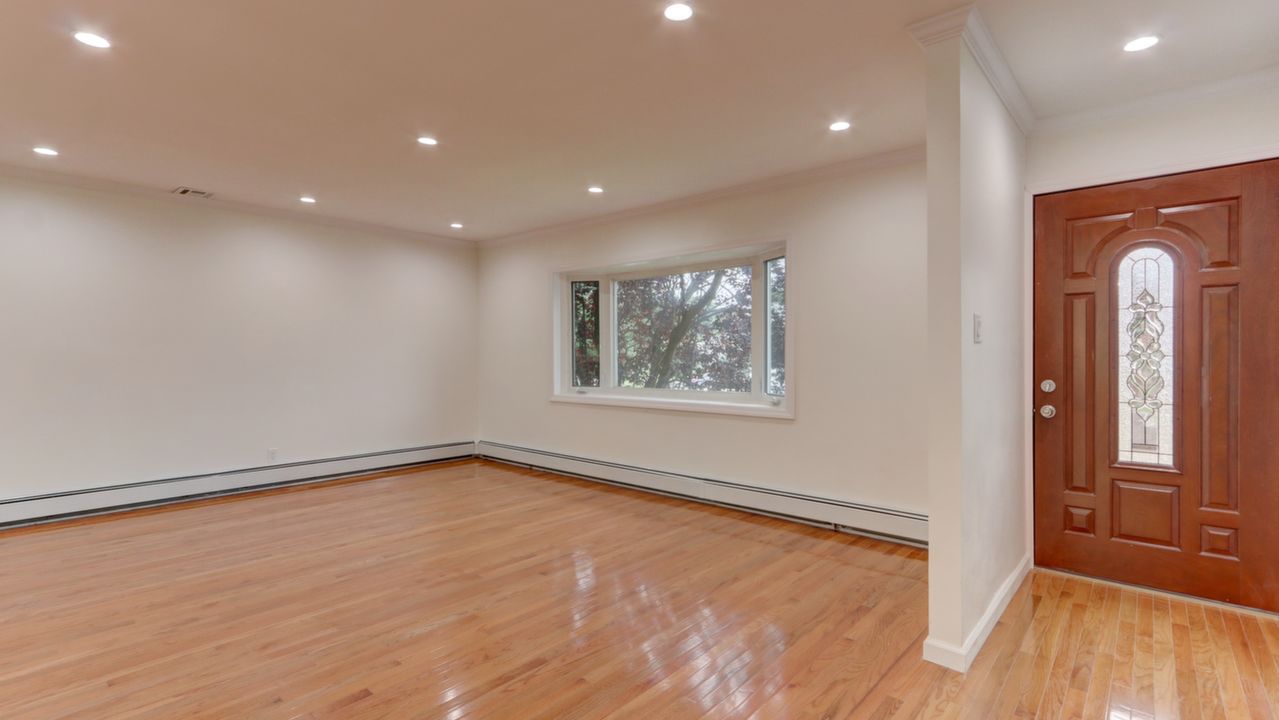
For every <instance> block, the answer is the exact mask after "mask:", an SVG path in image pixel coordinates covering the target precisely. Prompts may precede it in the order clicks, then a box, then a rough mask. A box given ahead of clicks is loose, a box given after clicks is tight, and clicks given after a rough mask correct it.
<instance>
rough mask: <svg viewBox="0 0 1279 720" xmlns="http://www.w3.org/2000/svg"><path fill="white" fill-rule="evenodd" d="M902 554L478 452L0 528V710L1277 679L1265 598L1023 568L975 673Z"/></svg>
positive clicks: (884, 712) (253, 711)
mask: <svg viewBox="0 0 1279 720" xmlns="http://www.w3.org/2000/svg"><path fill="white" fill-rule="evenodd" d="M926 564H927V555H926V553H925V552H923V551H920V550H917V549H914V548H908V547H903V546H897V545H891V544H886V543H879V542H875V541H872V540H867V539H863V538H855V537H851V536H846V535H838V534H834V533H831V532H827V531H823V530H819V529H815V528H809V527H805V526H802V525H796V524H792V523H787V522H784V521H780V520H772V519H767V518H759V517H755V516H751V515H746V514H742V513H738V512H735V511H730V510H723V509H718V508H709V507H706V506H701V505H697V504H693V503H688V502H683V501H678V500H672V499H667V498H660V497H655V496H651V495H645V494H642V493H637V492H632V491H627V490H620V489H615V488H610V487H607V486H602V485H598V484H593V483H588V482H584V481H580V480H573V479H567V478H562V477H558V476H553V475H548V474H543V473H534V472H530V471H521V470H515V469H512V468H508V467H505V466H500V465H495V464H490V463H483V462H464V463H457V464H453V465H449V466H441V467H436V468H432V469H428V470H424V471H413V472H402V473H398V474H394V475H390V476H385V477H380V478H378V479H372V480H365V481H360V482H346V483H339V484H332V485H325V486H313V487H310V488H300V489H294V490H290V491H285V492H277V493H272V494H266V495H259V496H252V497H242V498H234V499H224V500H219V501H213V502H205V503H200V504H195V505H188V506H182V507H179V508H170V509H166V510H163V511H149V512H143V513H136V514H132V515H127V516H116V517H113V518H108V519H101V520H94V521H84V522H79V523H74V524H70V525H61V526H51V527H46V528H42V529H38V530H26V531H18V532H10V533H6V534H0V576H2V577H0V580H2V582H0V623H3V625H2V627H3V628H4V631H3V633H0V717H3V718H5V719H6V720H15V719H18V718H39V719H40V720H50V719H52V718H177V717H182V718H187V717H205V718H330V717H331V718H463V717H468V718H521V719H523V718H604V717H610V718H644V719H655V718H701V717H721V718H729V717H740V718H747V717H756V718H782V717H789V718H843V717H867V718H871V717H873V718H888V717H900V718H908V717H973V718H994V717H1016V716H1019V715H1020V716H1025V717H1036V716H1038V717H1059V716H1060V717H1088V718H1091V717H1115V718H1119V717H1123V718H1127V717H1134V718H1136V717H1154V716H1156V715H1158V716H1161V717H1162V716H1163V714H1164V712H1163V711H1165V710H1170V709H1173V710H1175V709H1181V710H1182V713H1181V717H1199V716H1200V715H1198V714H1194V713H1192V712H1191V710H1190V709H1191V708H1192V707H1201V708H1203V709H1204V710H1205V712H1204V713H1203V714H1202V717H1214V716H1216V717H1227V718H1234V717H1250V716H1255V717H1269V716H1268V715H1261V714H1256V713H1258V712H1260V711H1259V710H1258V708H1261V709H1262V710H1265V709H1267V708H1268V705H1269V703H1270V702H1275V701H1276V700H1279V695H1276V692H1279V682H1277V679H1279V666H1277V665H1276V663H1275V654H1276V649H1279V626H1277V625H1276V623H1275V622H1274V621H1273V620H1272V619H1269V618H1258V617H1256V616H1252V615H1240V614H1237V613H1233V612H1229V611H1222V610H1220V609H1218V608H1215V607H1208V608H1204V607H1202V606H1200V605H1198V604H1191V603H1185V602H1181V601H1171V602H1170V601H1169V600H1167V599H1166V598H1162V597H1159V596H1152V595H1150V594H1147V593H1138V592H1135V591H1130V590H1119V589H1115V588H1110V587H1107V586H1103V585H1098V584H1093V583H1088V582H1086V581H1082V580H1077V579H1073V578H1063V577H1061V576H1055V575H1047V574H1036V575H1033V576H1032V578H1031V579H1030V580H1029V581H1028V582H1027V583H1026V584H1025V585H1024V586H1023V587H1022V588H1021V590H1020V591H1019V593H1018V596H1017V599H1016V600H1015V601H1014V602H1013V604H1012V605H1011V606H1010V608H1009V610H1008V612H1007V613H1006V614H1005V617H1004V618H1003V620H1002V622H1001V623H1000V626H999V628H998V629H996V631H995V633H994V634H993V635H992V638H991V642H990V644H989V646H988V648H987V650H986V651H984V652H983V654H982V656H981V657H980V658H979V659H978V662H977V665H976V666H975V667H974V669H973V671H972V672H971V673H969V674H968V675H967V676H960V675H957V674H954V673H950V672H947V671H944V670H942V669H940V668H937V667H936V666H932V665H928V664H926V663H923V662H922V661H921V660H919V645H920V643H921V642H922V640H923V637H924V632H925V624H926V619H927V617H926V616H927V609H926V604H927V597H926V596H927V593H926V585H925V581H926V575H927V567H926ZM1248 659H1251V661H1252V662H1251V663H1248V662H1246V661H1247V660H1248ZM1267 663H1268V664H1267ZM1217 709H1220V711H1221V712H1220V713H1216V712H1215V710H1217ZM1237 712H1242V713H1245V714H1235V713H1237ZM1169 716H1171V715H1169ZM1277 720H1279V719H1277Z"/></svg>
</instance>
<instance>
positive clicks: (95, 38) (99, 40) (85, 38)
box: [73, 31, 111, 49]
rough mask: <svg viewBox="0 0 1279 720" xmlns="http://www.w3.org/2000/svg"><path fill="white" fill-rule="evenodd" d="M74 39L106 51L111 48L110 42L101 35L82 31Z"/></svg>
mask: <svg viewBox="0 0 1279 720" xmlns="http://www.w3.org/2000/svg"><path fill="white" fill-rule="evenodd" d="M73 37H75V39H76V40H79V41H80V42H82V43H84V44H85V45H88V46H89V47H95V48H104V49H105V48H109V47H111V41H110V40H107V39H106V38H104V37H102V36H101V35H95V34H93V33H91V32H84V31H81V32H78V33H76V34H75V35H74V36H73Z"/></svg>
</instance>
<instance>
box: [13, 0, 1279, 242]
mask: <svg viewBox="0 0 1279 720" xmlns="http://www.w3.org/2000/svg"><path fill="white" fill-rule="evenodd" d="M665 4H666V3H665V2H664V1H663V0H542V1H539V2H532V1H530V0H506V1H505V2H462V1H459V0H366V1H365V2H360V3H352V2H350V1H349V0H308V1H307V2H305V3H303V2H298V1H297V0H217V1H216V2H210V1H208V0H165V1H164V2H160V1H159V0H152V1H150V2H119V0H78V1H76V0H4V6H3V22H2V23H0V88H2V92H3V96H2V98H0V164H3V165H10V166H21V167H28V168H40V169H45V170H52V171H56V172H59V173H65V174H71V175H79V176H86V177H92V178H100V179H108V180H118V181H123V182H127V183H131V184H136V185H143V186H147V187H154V188H166V189H167V188H170V187H173V186H176V185H189V186H192V187H196V188H199V189H202V190H209V191H212V192H214V193H216V194H217V196H218V197H219V198H221V199H224V200H231V201H238V202H244V203H250V204H254V205H261V206H270V207H279V208H288V209H295V210H298V209H301V210H304V211H306V212H311V213H315V214H318V215H326V216H332V217H339V218H344V219H350V220H359V221H365V222H371V223H377V224H380V225H387V226H393V227H400V228H405V229H410V230H416V231H420V232H426V233H431V234H436V235H456V236H458V237H468V238H488V237H498V236H504V235H510V234H513V233H517V232H521V231H525V230H528V229H532V228H537V227H545V226H549V225H556V224H560V223H565V222H570V221H575V220H580V219H584V218H587V217H592V216H597V215H603V214H607V213H610V212H615V211H619V210H624V209H629V208H634V207H640V206H644V205H649V204H653V203H656V202H661V201H664V200H670V199H674V198H679V197H683V196H687V195H691V194H696V193H699V192H705V191H710V190H714V189H719V188H724V187H729V186H734V185H739V184H744V183H749V182H751V181H755V180H760V179H763V178H768V177H772V176H776V175H781V174H785V173H789V172H793V171H799V170H804V169H809V168H815V167H821V166H825V165H831V164H835V163H839V162H843V161H847V160H852V159H855V158H858V157H862V156H866V155H871V154H875V153H879V152H883V151H886V150H891V149H895V148H902V147H907V146H910V145H915V144H918V143H920V142H922V141H923V137H924V108H923V80H924V76H923V73H924V67H923V59H922V55H921V53H920V51H919V49H918V48H917V47H916V46H915V44H914V41H913V40H912V39H911V38H910V36H909V35H908V34H907V33H906V32H905V29H904V28H905V27H906V26H907V25H908V24H910V23H911V22H913V21H915V20H919V19H922V18H926V17H929V16H931V15H934V14H937V13H940V12H942V11H944V10H947V9H949V8H951V7H954V6H955V5H956V4H957V3H955V2H954V0H785V2H779V1H778V0H767V1H764V0H692V4H693V5H694V7H695V8H696V10H697V14H696V15H695V17H694V18H693V19H692V20H691V21H689V22H687V23H683V24H675V23H670V22H667V21H666V20H664V19H663V17H662V9H663V7H664V6H665ZM981 7H982V9H983V12H984V13H985V15H986V18H987V21H988V23H989V25H990V26H991V28H992V30H993V32H994V34H995V36H996V39H997V41H998V42H999V44H1000V46H1001V48H1002V49H1003V50H1004V54H1005V55H1006V56H1007V57H1008V59H1009V61H1010V64H1011V65H1012V66H1013V69H1014V72H1015V74H1016V76H1017V78H1018V80H1019V82H1021V83H1022V85H1023V90H1024V91H1025V94H1026V95H1027V97H1028V98H1029V99H1030V101H1031V103H1032V104H1033V105H1034V106H1035V109H1036V110H1037V112H1038V113H1039V114H1040V115H1041V116H1042V115H1053V114H1058V113H1063V112H1069V111H1074V110H1080V109H1084V108H1088V107H1092V106H1096V105H1101V104H1107V103H1111V102H1115V101H1117V100H1122V99H1130V98H1131V97H1133V96H1134V94H1148V93H1153V92H1157V91H1160V90H1167V89H1170V88H1173V87H1178V86H1184V85H1189V84H1195V83H1200V82H1206V81H1210V80H1214V79H1218V78H1220V77H1225V76H1228V75H1231V74H1235V73H1239V72H1243V71H1247V70H1250V69H1255V68H1257V67H1261V66H1264V65H1268V64H1274V63H1276V62H1279V42H1274V37H1275V31H1276V29H1279V3H1276V2H1275V1H1274V0H1229V1H1228V2H1225V1H1223V0H1217V1H1216V2H1207V1H1206V0H1193V1H1192V0H1123V1H1122V2H1116V1H1115V0H1071V1H1070V2H1065V1H1064V0H990V1H989V2H982V3H981ZM80 29H86V30H91V31H95V32H98V33H100V34H102V35H105V36H106V37H108V38H110V39H111V41H112V42H113V43H114V47H113V48H111V49H110V50H106V51H101V50H94V49H91V48H88V47H84V46H82V45H79V44H78V43H76V42H74V41H73V40H71V37H70V36H71V34H72V32H74V31H76V30H80ZM1145 32H1155V33H1158V34H1160V35H1163V36H1164V37H1165V42H1164V43H1163V44H1161V45H1160V46H1159V47H1157V48H1156V49H1155V50H1153V51H1151V53H1150V54H1149V55H1148V56H1143V57H1123V53H1121V52H1119V49H1118V46H1119V45H1121V44H1122V42H1123V41H1124V40H1126V39H1128V38H1129V37H1130V36H1132V35H1134V34H1140V33H1145ZM841 118H848V119H851V120H852V121H853V122H854V123H855V125H856V127H855V128H854V129H853V130H852V131H850V132H848V133H842V134H834V133H831V132H829V131H828V130H827V129H826V128H827V125H829V124H830V122H832V121H834V120H836V119H841ZM421 134H430V135H434V136H436V137H438V138H439V140H440V145H439V147H436V148H424V147H421V146H419V145H418V144H417V143H416V142H415V140H416V138H417V137H418V135H421ZM36 145H50V146H53V147H56V148H57V149H58V150H59V151H60V152H61V153H62V154H61V156H59V157H57V158H41V157H37V156H35V155H34V154H33V153H32V152H31V148H32V147H33V146H36ZM591 184H599V185H602V186H604V187H605V188H606V190H607V192H606V193H605V194H603V195H601V196H592V195H589V194H588V193H587V192H586V187H587V186H588V185H591ZM303 194H309V195H314V196H315V197H316V198H318V199H319V202H318V203H317V204H316V205H314V206H300V205H299V203H298V202H297V198H298V197H299V196H300V195H303ZM175 202H177V200H175ZM190 202H196V201H190ZM455 221H457V222H462V223H465V224H466V229H465V230H463V231H454V230H451V229H450V228H449V227H448V226H449V224H450V223H451V222H455Z"/></svg>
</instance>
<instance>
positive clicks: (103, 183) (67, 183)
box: [0, 164, 476, 247]
mask: <svg viewBox="0 0 1279 720" xmlns="http://www.w3.org/2000/svg"><path fill="white" fill-rule="evenodd" d="M0 178H2V179H7V180H14V181H18V182H27V183H43V184H47V185H58V186H61V187H72V188H77V189H80V190H90V191H93V192H106V193H117V194H121V195H130V196H133V197H139V198H149V199H151V200H162V201H171V202H174V203H176V204H179V205H185V206H187V207H191V208H201V209H204V210H206V211H213V212H218V211H222V212H238V213H245V214H249V215H257V216H260V217H270V218H277V219H282V220H292V221H295V222H302V223H305V224H308V225H318V226H323V227H329V228H340V229H343V230H351V231H355V232H365V233H376V234H378V235H382V236H385V237H399V238H404V239H409V240H419V241H421V240H425V241H428V242H431V243H435V244H438V245H456V246H460V247H474V246H475V245H476V241H475V240H472V239H469V238H454V237H447V236H444V235H432V234H431V233H425V232H421V231H418V230H411V229H409V228H402V227H395V226H393V225H381V224H378V223H373V222H367V221H364V220H350V219H347V218H341V217H336V216H333V215H322V214H319V213H313V212H304V211H301V210H290V209H288V208H279V207H272V206H269V205H258V204H255V203H249V202H243V201H239V200H223V199H220V198H218V197H212V198H208V199H195V198H183V197H178V196H176V195H174V194H173V193H172V192H171V191H170V190H162V189H159V188H155V187H151V186H148V185H140V184H136V183H130V182H125V181H122V180H109V179H105V178H95V177H89V176H87V175H73V174H70V173H61V172H57V171H54V170H44V169H38V168H31V167H24V166H21V165H5V164H0Z"/></svg>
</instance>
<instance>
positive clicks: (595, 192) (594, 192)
mask: <svg viewBox="0 0 1279 720" xmlns="http://www.w3.org/2000/svg"><path fill="white" fill-rule="evenodd" d="M586 192H588V193H591V194H592V195H599V194H600V193H602V192H604V188H602V187H600V186H599V185H592V186H590V187H588V188H586Z"/></svg>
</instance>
